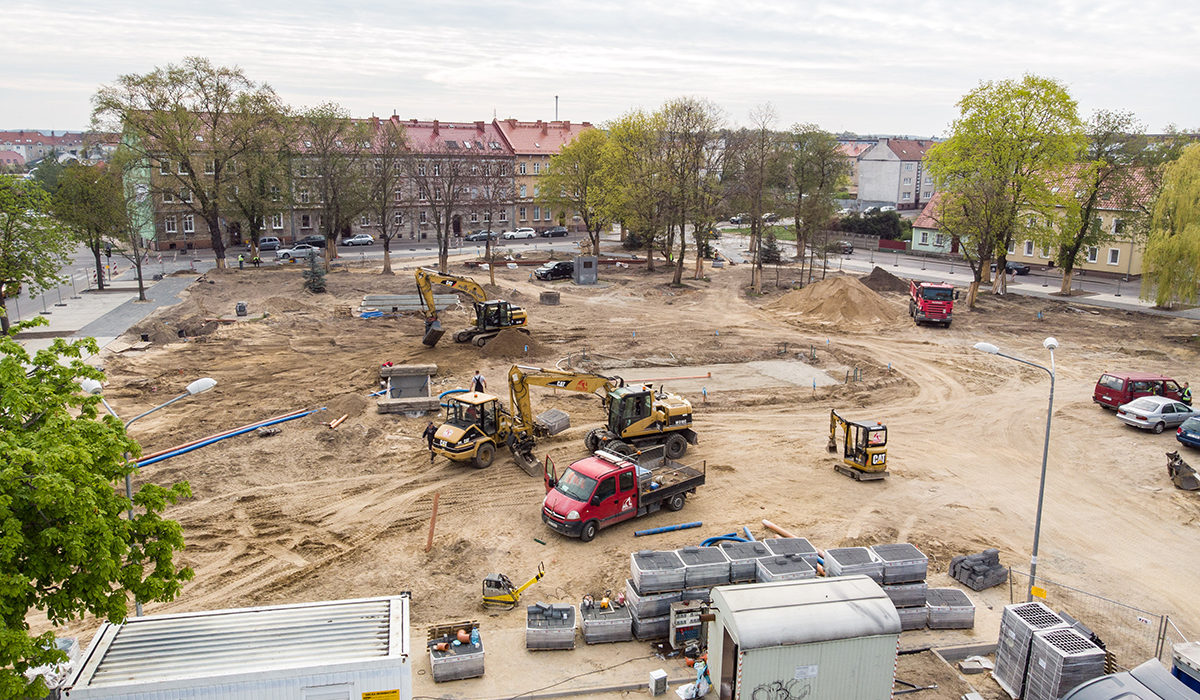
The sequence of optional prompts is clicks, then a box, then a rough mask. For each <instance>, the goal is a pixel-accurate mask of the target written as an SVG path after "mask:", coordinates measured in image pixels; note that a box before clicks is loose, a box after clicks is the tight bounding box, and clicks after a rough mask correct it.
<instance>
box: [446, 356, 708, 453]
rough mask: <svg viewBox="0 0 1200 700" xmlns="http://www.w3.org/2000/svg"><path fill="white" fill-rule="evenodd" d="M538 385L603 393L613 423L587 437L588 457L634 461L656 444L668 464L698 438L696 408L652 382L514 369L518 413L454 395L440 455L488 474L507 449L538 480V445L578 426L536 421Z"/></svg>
mask: <svg viewBox="0 0 1200 700" xmlns="http://www.w3.org/2000/svg"><path fill="white" fill-rule="evenodd" d="M530 385H534V386H544V387H550V388H555V389H562V390H564V391H577V392H582V393H595V394H599V395H600V397H601V402H602V405H603V406H604V408H605V410H606V412H607V414H608V423H607V425H605V426H604V427H600V428H593V429H592V430H590V431H589V432H588V434H587V436H586V437H585V438H584V444H585V446H586V447H587V449H588V452H595V451H596V450H597V449H604V450H608V451H610V452H614V453H617V454H623V455H631V454H634V453H636V452H637V451H638V450H639V449H641V448H643V447H647V446H649V445H662V446H663V448H664V452H665V454H666V456H667V457H668V458H670V459H679V458H680V457H682V456H683V455H684V453H685V452H687V446H688V444H689V443H691V444H695V443H696V442H697V440H698V438H697V436H696V433H695V431H693V430H692V404H691V403H690V402H689V401H688V400H687V399H685V398H683V397H681V396H678V395H675V394H668V393H665V392H663V391H661V390H659V391H656V390H655V389H654V388H653V387H651V386H650V385H648V384H643V385H637V386H625V382H624V381H623V380H622V379H621V378H620V377H606V376H603V375H598V374H587V373H583V372H570V371H563V370H556V369H542V368H540V367H526V366H522V365H513V366H512V368H511V369H509V371H508V390H509V400H510V404H511V406H512V409H511V410H512V412H511V413H510V412H509V410H506V409H505V408H504V406H503V405H502V404H501V403H500V399H499V397H497V396H494V395H492V394H485V393H482V392H476V391H472V392H464V393H459V394H452V395H449V396H447V397H446V403H445V404H444V405H445V407H446V417H445V421H444V422H443V423H442V425H441V427H439V428H438V430H437V433H436V434H435V435H434V443H433V451H434V453H435V454H440V455H442V456H444V457H447V458H449V459H451V460H453V461H456V462H465V461H470V462H471V463H472V465H473V466H475V467H476V468H478V469H482V468H484V467H487V466H488V465H490V464H491V463H492V461H493V459H495V455H496V449H497V447H498V446H500V445H505V446H507V447H508V448H509V451H510V452H512V454H513V458H514V459H515V460H516V462H517V464H519V465H520V466H521V468H522V469H524V470H525V471H526V472H527V473H529V474H530V475H533V476H536V475H537V473H538V471H539V469H540V465H539V464H538V461H537V458H536V457H535V456H534V454H533V445H534V441H535V439H536V438H539V437H543V436H548V435H554V434H557V433H559V432H562V431H563V430H565V429H566V428H567V427H569V425H570V421H569V417H567V416H566V414H564V413H562V412H561V411H557V410H552V411H547V412H545V413H543V414H541V415H540V416H537V417H536V418H535V417H534V416H533V409H532V407H531V405H530V400H529V386H530Z"/></svg>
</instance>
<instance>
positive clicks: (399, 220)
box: [392, 212, 404, 226]
mask: <svg viewBox="0 0 1200 700" xmlns="http://www.w3.org/2000/svg"><path fill="white" fill-rule="evenodd" d="M392 223H393V224H395V225H397V226H403V225H404V215H403V214H401V213H400V212H396V213H395V214H392Z"/></svg>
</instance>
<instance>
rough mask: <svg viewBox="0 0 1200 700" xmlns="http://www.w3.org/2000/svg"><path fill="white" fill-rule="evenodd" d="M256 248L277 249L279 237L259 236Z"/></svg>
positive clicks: (264, 249)
mask: <svg viewBox="0 0 1200 700" xmlns="http://www.w3.org/2000/svg"><path fill="white" fill-rule="evenodd" d="M258 249H259V250H260V251H267V250H279V239H278V238H276V237H274V236H259V237H258Z"/></svg>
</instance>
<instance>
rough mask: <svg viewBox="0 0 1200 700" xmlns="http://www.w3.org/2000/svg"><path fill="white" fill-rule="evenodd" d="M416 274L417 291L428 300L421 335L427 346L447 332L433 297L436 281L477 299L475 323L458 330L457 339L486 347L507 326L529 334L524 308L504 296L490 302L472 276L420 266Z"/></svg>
mask: <svg viewBox="0 0 1200 700" xmlns="http://www.w3.org/2000/svg"><path fill="white" fill-rule="evenodd" d="M414 274H415V275H416V278H417V292H418V293H420V295H421V299H422V300H423V301H424V302H425V335H424V337H422V338H421V342H422V343H424V344H425V345H428V346H429V347H433V346H435V345H437V343H438V341H439V340H441V339H442V335H444V334H445V330H443V329H442V323H441V321H439V320H438V311H437V304H436V303H435V301H434V298H433V285H435V284H436V285H439V286H441V287H445V288H446V289H450V290H453V291H455V292H459V293H461V294H466V295H467V296H469V297H471V299H473V300H474V311H475V325H474V326H472V327H471V328H465V329H463V330H461V331H458V332H457V333H455V334H454V342H456V343H474V344H475V345H478V346H480V347H483V346H484V345H485V344H486V343H487V341H489V340H491V339H492V338H495V337H496V335H497V334H499V333H500V331H502V330H504V329H505V328H517V329H518V330H522V331H525V332H526V333H528V331H527V330H526V329H525V324H526V322H527V321H528V320H529V318H528V314H526V313H525V310H524V309H522V308H521V307H519V306H517V305H516V304H512V303H509V302H507V301H504V300H503V299H492V300H490V301H489V300H488V298H487V292H485V291H484V290H483V287H482V286H480V285H479V283H478V282H476V281H475V280H473V279H471V278H470V277H462V276H460V275H451V274H448V273H447V274H443V273H441V272H438V271H437V270H431V269H429V268H425V267H418V268H417V270H416V272H415V273H414Z"/></svg>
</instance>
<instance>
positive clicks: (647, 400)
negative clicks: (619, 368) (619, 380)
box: [608, 386, 654, 435]
mask: <svg viewBox="0 0 1200 700" xmlns="http://www.w3.org/2000/svg"><path fill="white" fill-rule="evenodd" d="M653 409H654V396H653V392H652V391H651V389H650V387H648V386H642V387H627V388H621V389H617V390H616V391H614V392H612V393H611V394H609V397H608V429H609V430H611V431H612V432H614V433H616V434H617V435H621V434H622V433H624V432H625V429H626V428H628V427H629V426H631V425H633V424H634V423H637V422H638V421H641V420H645V419H646V418H649V417H650V412H651V411H652V410H653Z"/></svg>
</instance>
